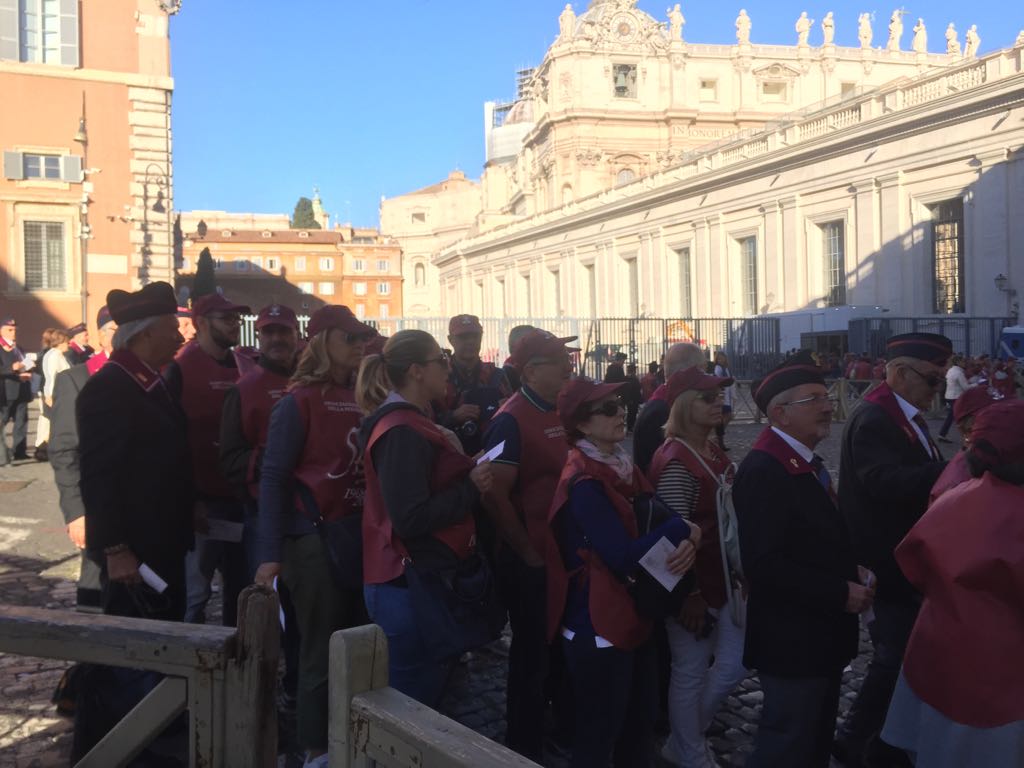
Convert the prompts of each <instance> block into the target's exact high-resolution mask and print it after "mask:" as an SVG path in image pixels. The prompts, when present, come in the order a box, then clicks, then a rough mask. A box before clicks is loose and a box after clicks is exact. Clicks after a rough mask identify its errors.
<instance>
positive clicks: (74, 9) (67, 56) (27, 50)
mask: <svg viewBox="0 0 1024 768" xmlns="http://www.w3.org/2000/svg"><path fill="white" fill-rule="evenodd" d="M78 34H79V33H78V0H0V59H11V60H14V61H24V62H32V63H35V64H62V65H64V66H68V67H77V66H79V48H78Z"/></svg>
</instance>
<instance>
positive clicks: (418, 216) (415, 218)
mask: <svg viewBox="0 0 1024 768" xmlns="http://www.w3.org/2000/svg"><path fill="white" fill-rule="evenodd" d="M412 223H413V224H426V223H427V214H425V213H422V212H417V213H414V214H413V215H412Z"/></svg>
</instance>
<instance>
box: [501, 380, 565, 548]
mask: <svg viewBox="0 0 1024 768" xmlns="http://www.w3.org/2000/svg"><path fill="white" fill-rule="evenodd" d="M498 413H507V414H509V415H511V416H512V418H514V419H515V420H516V424H518V425H519V441H520V454H519V473H518V476H517V478H516V484H515V487H514V488H513V489H512V495H511V501H512V505H513V506H514V507H515V509H516V512H518V513H519V516H520V518H521V519H522V520H523V522H524V524H525V525H526V532H527V534H529V537H530V544H531V545H532V546H533V548H534V549H535V550H536V551H537V554H539V555H540V556H541V557H544V548H545V547H546V546H547V541H548V536H547V528H548V511H549V510H550V509H551V497H552V496H554V495H555V488H557V487H558V478H559V476H560V475H561V474H562V468H563V467H564V466H565V460H566V458H567V457H568V454H569V442H568V441H567V440H566V437H565V427H564V426H562V420H561V418H559V416H558V412H557V411H554V410H552V411H548V412H545V411H542V410H540V409H539V408H537V406H535V405H534V404H533V403H531V402H530V400H529V398H528V397H527V396H526V395H525V394H523V392H522V390H520V391H519V392H516V393H515V394H514V395H512V397H510V398H509V399H508V400H507V401H506V402H505V405H503V406H502V407H501V409H500V410H499V411H498Z"/></svg>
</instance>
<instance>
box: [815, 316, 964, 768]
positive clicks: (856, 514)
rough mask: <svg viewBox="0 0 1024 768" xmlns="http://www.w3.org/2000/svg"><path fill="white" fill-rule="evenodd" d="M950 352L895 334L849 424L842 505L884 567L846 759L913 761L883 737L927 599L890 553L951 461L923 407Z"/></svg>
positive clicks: (875, 562)
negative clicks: (875, 381)
mask: <svg viewBox="0 0 1024 768" xmlns="http://www.w3.org/2000/svg"><path fill="white" fill-rule="evenodd" d="M952 354H953V344H952V342H951V341H950V340H949V339H948V338H946V337H945V336H939V335H938V334H934V333H906V334H901V335H898V336H893V337H892V338H891V339H889V342H888V345H887V348H886V358H887V363H886V366H885V381H884V382H883V383H882V384H881V385H879V386H878V387H877V388H876V389H874V390H873V391H872V392H870V393H869V394H868V395H866V396H865V397H864V402H863V403H862V405H861V406H860V407H859V408H858V409H857V410H856V411H855V412H854V413H853V415H852V417H851V418H850V420H849V421H848V422H847V424H846V429H845V430H844V431H843V440H842V456H841V458H840V464H839V507H840V509H841V510H842V512H843V516H844V517H845V518H846V521H847V523H848V524H849V526H850V531H851V533H852V534H853V539H854V546H855V547H856V551H857V555H858V557H859V558H861V559H862V560H863V561H864V562H865V563H866V564H867V565H868V566H869V567H871V568H872V569H874V570H875V572H876V573H877V574H878V597H877V599H876V600H875V608H874V612H875V620H874V621H873V622H872V623H871V624H870V626H869V627H868V631H869V632H870V634H871V642H872V645H873V646H874V653H873V655H872V658H871V663H870V665H869V666H868V672H867V675H866V676H865V678H864V683H863V685H861V688H860V691H859V692H858V694H857V698H856V700H855V701H854V703H853V706H852V707H851V708H850V712H849V714H848V715H847V717H846V720H845V722H844V723H843V726H842V728H841V729H840V732H839V734H838V736H837V738H836V744H835V749H834V754H835V755H836V757H838V758H839V759H840V760H845V762H846V765H848V766H860V765H862V764H863V765H866V766H889V765H897V766H899V765H909V763H907V762H906V757H905V756H904V755H903V754H902V753H900V752H899V751H898V750H894V749H893V748H892V747H890V746H888V745H887V744H885V743H884V742H882V741H880V740H879V738H878V733H879V731H880V730H881V728H882V724H883V722H884V720H885V713H886V710H887V708H888V706H889V699H890V698H891V697H892V692H893V688H894V687H895V685H896V680H897V678H898V676H899V670H900V664H901V662H902V660H903V653H904V650H905V649H906V646H907V640H908V638H909V637H910V630H911V629H912V628H913V626H914V619H915V618H916V617H917V611H918V607H919V606H920V602H921V598H920V595H919V594H918V593H917V591H916V590H915V589H914V588H913V587H912V586H911V585H910V582H908V581H907V579H906V578H905V577H904V575H903V573H902V572H901V571H900V569H899V566H898V565H897V564H896V560H895V557H894V555H893V551H894V550H895V548H896V545H897V544H899V543H900V541H901V540H902V539H903V537H904V536H906V535H907V532H908V531H909V530H910V529H911V528H912V527H913V525H914V523H916V522H917V521H918V519H919V518H920V517H921V515H923V514H924V512H925V510H926V509H927V508H928V495H929V493H930V492H931V489H932V487H933V486H934V485H935V482H936V480H938V478H939V475H941V474H942V471H943V469H944V468H945V466H946V462H945V461H944V460H943V458H942V454H941V453H940V452H939V449H938V447H937V446H936V445H935V442H934V441H933V440H932V438H931V434H930V432H929V429H928V424H927V422H926V421H925V419H924V412H925V411H927V410H928V409H929V408H931V407H932V403H933V402H934V400H935V395H936V393H938V392H939V391H941V390H942V388H943V387H944V386H945V384H946V376H945V373H946V361H947V360H948V359H949V358H950V356H951V355H952Z"/></svg>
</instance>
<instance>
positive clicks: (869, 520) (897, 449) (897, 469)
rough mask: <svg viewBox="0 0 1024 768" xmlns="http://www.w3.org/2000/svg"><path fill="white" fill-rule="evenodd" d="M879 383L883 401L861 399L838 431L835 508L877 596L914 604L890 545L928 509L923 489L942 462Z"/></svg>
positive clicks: (913, 595)
mask: <svg viewBox="0 0 1024 768" xmlns="http://www.w3.org/2000/svg"><path fill="white" fill-rule="evenodd" d="M882 387H884V390H883V389H882ZM882 387H879V390H881V391H880V392H879V394H878V395H877V396H876V397H878V398H879V399H881V400H882V402H881V403H875V402H868V401H865V402H864V403H862V404H861V406H860V407H859V408H857V410H856V411H855V412H854V413H853V415H852V416H851V417H850V420H849V421H848V422H847V423H846V429H844V430H843V442H842V455H841V458H840V463H839V507H840V509H842V511H843V516H844V517H845V518H846V522H847V524H848V525H849V526H850V532H851V533H852V534H853V542H854V548H855V551H856V553H857V559H858V562H860V564H861V565H866V566H867V567H869V568H870V569H871V570H873V571H874V572H875V575H876V576H878V593H877V596H878V598H879V599H881V600H891V601H894V602H906V603H914V604H915V605H916V603H917V602H918V601H919V598H918V596H917V592H916V590H915V589H914V588H913V587H911V586H910V583H909V582H908V581H907V580H906V578H905V577H904V576H903V572H902V571H901V570H900V569H899V566H897V565H896V560H895V558H894V557H893V550H894V549H895V548H896V545H897V544H899V543H900V542H901V541H902V540H903V537H904V536H906V535H907V533H908V532H909V531H910V529H911V528H912V527H913V525H914V523H916V522H917V521H918V519H919V518H920V517H921V515H923V514H924V512H925V510H926V509H927V508H928V494H929V493H930V491H931V489H932V486H933V485H935V481H936V480H938V479H939V475H940V474H942V470H943V469H944V468H945V466H946V462H944V461H934V460H933V459H932V458H931V457H930V456H929V455H928V452H927V451H926V450H925V448H924V446H923V445H922V444H921V441H920V440H919V439H918V437H917V434H916V433H915V432H913V430H912V428H911V427H910V425H909V422H907V421H906V418H905V417H904V416H903V414H902V412H901V411H898V409H899V405H898V404H897V403H896V401H895V399H893V395H892V394H891V390H889V389H888V387H886V386H885V385H884V384H883V385H882ZM876 392H878V390H876ZM894 408H895V409H896V411H894Z"/></svg>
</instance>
